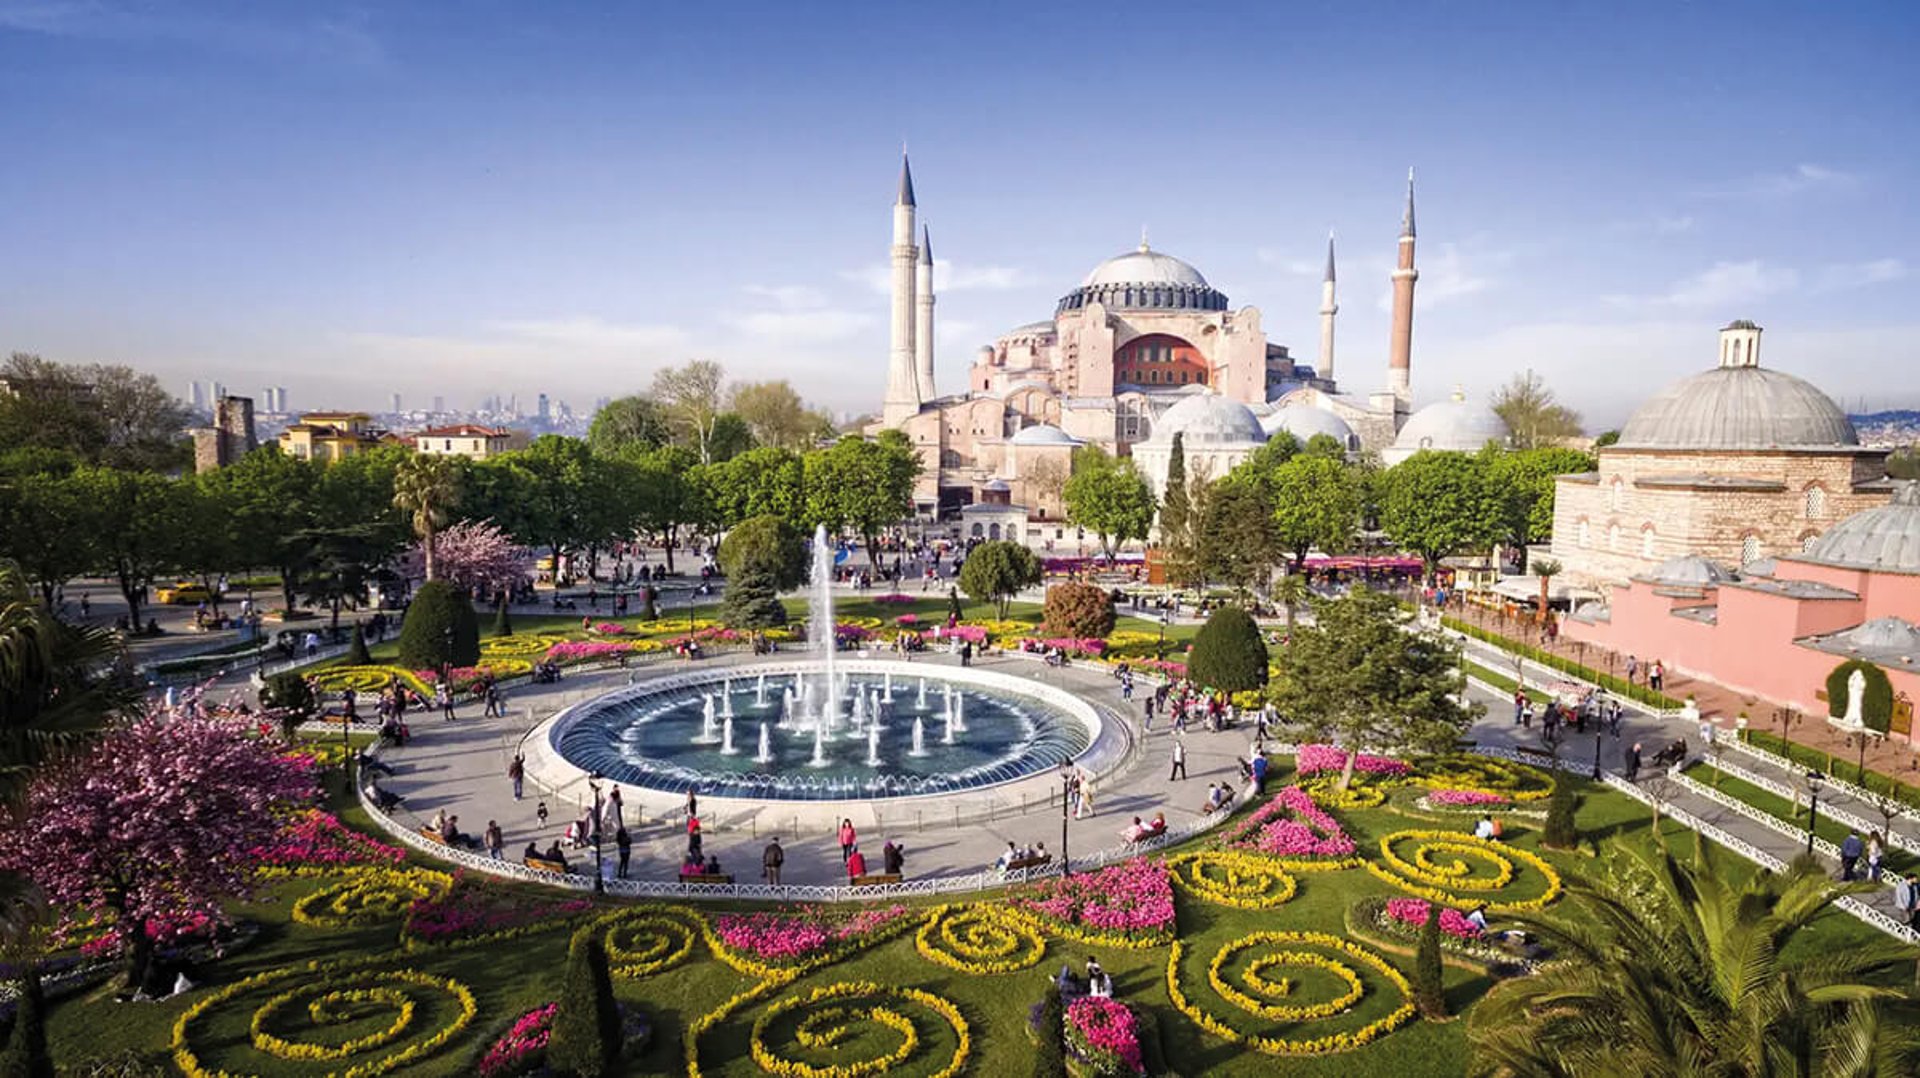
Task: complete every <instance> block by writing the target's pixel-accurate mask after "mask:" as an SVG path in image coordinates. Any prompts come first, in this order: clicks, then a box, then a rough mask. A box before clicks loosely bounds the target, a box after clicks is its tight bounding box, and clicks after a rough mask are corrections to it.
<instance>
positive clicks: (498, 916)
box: [407, 887, 593, 943]
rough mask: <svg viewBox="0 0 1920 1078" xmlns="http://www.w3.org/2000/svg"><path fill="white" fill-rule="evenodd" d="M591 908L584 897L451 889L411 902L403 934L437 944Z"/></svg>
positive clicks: (477, 889)
mask: <svg viewBox="0 0 1920 1078" xmlns="http://www.w3.org/2000/svg"><path fill="white" fill-rule="evenodd" d="M592 908H593V903H592V902H590V901H588V900H587V899H584V898H576V899H570V900H568V901H565V902H524V901H520V900H511V899H507V898H506V896H504V895H497V894H490V893H488V892H487V891H485V890H483V889H481V888H477V887H455V888H453V889H452V890H450V891H448V892H447V893H446V894H445V895H443V896H441V897H440V898H438V899H431V898H423V899H421V900H419V901H418V902H415V903H414V904H413V907H412V908H411V909H410V910H408V911H407V934H408V935H411V936H413V937H414V938H416V939H419V940H423V941H425V942H427V943H441V942H445V941H447V940H453V939H461V938H464V937H467V936H482V935H486V934H487V933H489V932H503V931H505V930H507V929H509V928H519V927H521V926H522V925H530V924H534V923H535V922H538V921H546V920H553V919H557V918H564V917H571V916H573V915H574V914H578V913H585V912H586V911H588V910H590V909H592Z"/></svg>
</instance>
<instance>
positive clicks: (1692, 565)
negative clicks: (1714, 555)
mask: <svg viewBox="0 0 1920 1078" xmlns="http://www.w3.org/2000/svg"><path fill="white" fill-rule="evenodd" d="M1635 579H1638V580H1645V581H1647V582H1648V583H1651V584H1665V585H1669V586H1672V587H1677V588H1712V587H1717V586H1719V585H1720V584H1723V583H1725V582H1727V581H1729V580H1738V579H1740V574H1738V573H1736V572H1734V571H1733V570H1731V569H1729V568H1727V567H1726V566H1724V565H1721V564H1720V563H1719V562H1717V561H1714V560H1713V559H1711V558H1705V557H1702V556H1700V555H1698V554H1683V555H1681V556H1680V557H1677V558H1674V559H1672V560H1671V561H1664V562H1661V563H1660V564H1659V565H1657V566H1655V567H1654V568H1653V569H1651V570H1649V571H1648V572H1645V573H1642V574H1640V575H1639V576H1638V577H1636V578H1635Z"/></svg>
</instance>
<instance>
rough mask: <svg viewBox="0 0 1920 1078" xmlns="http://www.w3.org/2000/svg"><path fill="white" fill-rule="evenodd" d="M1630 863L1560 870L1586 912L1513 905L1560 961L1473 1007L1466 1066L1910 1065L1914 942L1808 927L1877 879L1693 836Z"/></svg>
mask: <svg viewBox="0 0 1920 1078" xmlns="http://www.w3.org/2000/svg"><path fill="white" fill-rule="evenodd" d="M1634 856H1636V857H1637V855H1634ZM1623 867H1635V866H1634V862H1633V861H1628V862H1627V863H1626V865H1625V866H1615V867H1614V868H1613V870H1612V871H1610V872H1607V873H1605V874H1599V875H1596V876H1595V877H1593V878H1576V879H1571V880H1569V881H1568V885H1567V893H1568V895H1569V897H1570V899H1571V900H1572V905H1573V906H1574V907H1575V908H1576V909H1577V910H1578V911H1579V912H1580V913H1582V914H1585V916H1581V917H1577V918H1576V917H1570V916H1567V915H1565V914H1564V913H1562V914H1558V915H1556V916H1554V917H1551V918H1548V917H1538V916H1533V915H1512V916H1511V919H1512V920H1513V921H1514V922H1516V923H1517V925H1518V926H1519V927H1520V928H1522V929H1524V930H1525V931H1527V932H1528V933H1529V934H1530V935H1533V936H1535V937H1537V938H1538V939H1539V940H1540V941H1541V942H1542V943H1544V944H1545V945H1546V947H1547V948H1548V949H1549V950H1551V951H1552V952H1553V953H1554V954H1555V955H1556V956H1558V957H1559V958H1560V959H1562V960H1561V961H1556V962H1552V963H1548V964H1547V965H1545V966H1542V967H1541V968H1540V969H1539V970H1538V971H1537V972H1536V973H1535V974H1534V975H1533V976H1530V977H1520V978H1516V979H1514V980H1511V981H1508V982H1506V983H1504V984H1502V985H1501V986H1500V987H1499V988H1497V989H1495V990H1494V991H1493V992H1490V993H1488V994H1487V995H1486V996H1485V997H1484V998H1483V999H1482V1000H1481V1001H1480V1002H1479V1004H1477V1005H1476V1006H1475V1007H1474V1009H1473V1011H1472V1013H1471V1014H1470V1015H1469V1021H1468V1026H1467V1038H1468V1043H1469V1044H1470V1045H1471V1047H1472V1050H1473V1067H1472V1072H1473V1073H1475V1074H1480V1075H1503V1074H1528V1075H1588V1074H1633V1075H1696V1074H1714V1075H1721V1074H1724V1075H1742V1076H1758V1075H1879V1074H1912V1073H1915V1070H1914V1068H1915V1066H1916V1063H1917V1062H1920V1060H1916V1057H1915V1042H1914V1039H1913V1038H1912V1036H1911V1031H1912V1029H1913V1022H1914V1013H1913V1007H1914V1003H1913V996H1912V992H1911V989H1910V988H1909V987H1906V985H1907V984H1910V982H1911V981H1912V978H1913V962H1914V959H1915V957H1916V955H1917V954H1920V952H1916V951H1915V949H1914V948H1912V947H1907V946H1900V945H1895V944H1892V943H1889V942H1888V941H1886V940H1884V939H1876V940H1875V941H1873V942H1869V943H1864V944H1858V945H1846V944H1836V943H1834V942H1833V941H1830V940H1824V939H1823V940H1821V941H1819V942H1815V941H1814V940H1813V939H1811V938H1809V937H1811V936H1812V935H1813V933H1812V932H1811V931H1810V929H1811V926H1812V925H1813V923H1814V922H1815V921H1816V919H1818V918H1819V917H1820V915H1821V914H1822V913H1824V912H1825V911H1826V910H1828V909H1829V908H1830V907H1831V906H1832V905H1833V903H1834V901H1835V900H1836V899H1838V898H1840V897H1841V896H1843V895H1847V894H1851V893H1856V892H1859V891H1871V890H1873V889H1874V888H1875V886H1876V885H1874V884H1855V885H1851V886H1849V885H1845V884H1838V883H1835V882H1834V881H1832V880H1830V879H1828V878H1827V876H1826V874H1825V873H1824V872H1823V871H1821V870H1820V869H1819V868H1818V867H1816V866H1810V865H1809V866H1796V867H1794V868H1791V869H1789V871H1787V872H1785V873H1775V872H1743V871H1729V870H1727V869H1726V868H1724V867H1723V866H1721V865H1720V863H1719V855H1718V854H1717V852H1716V851H1715V849H1714V847H1712V846H1710V845H1709V844H1707V843H1706V842H1705V841H1704V840H1702V839H1700V838H1699V837H1698V836H1695V842H1694V850H1693V855H1692V858H1691V859H1690V860H1688V861H1681V860H1679V859H1678V858H1676V857H1675V856H1674V855H1673V854H1672V853H1671V852H1670V851H1668V850H1665V849H1662V850H1661V851H1660V852H1659V854H1658V856H1657V857H1656V858H1655V859H1652V860H1651V861H1642V862H1641V863H1640V864H1639V866H1637V870H1636V871H1633V872H1632V873H1631V874H1630V875H1628V874H1626V873H1623V871H1622V869H1623ZM1643 880H1644V881H1647V882H1641V881H1643Z"/></svg>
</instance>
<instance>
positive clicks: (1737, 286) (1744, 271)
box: [1608, 259, 1800, 307]
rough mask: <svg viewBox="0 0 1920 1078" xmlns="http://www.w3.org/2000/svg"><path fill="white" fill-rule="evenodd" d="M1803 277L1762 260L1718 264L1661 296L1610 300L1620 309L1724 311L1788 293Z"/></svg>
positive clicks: (1684, 279) (1684, 278)
mask: <svg viewBox="0 0 1920 1078" xmlns="http://www.w3.org/2000/svg"><path fill="white" fill-rule="evenodd" d="M1799 282H1800V275H1799V274H1798V273H1796V272H1794V271H1793V270H1791V269H1788V268H1786V267H1784V266H1769V265H1767V264H1766V263H1765V262H1762V261H1760V260H1759V259H1748V260H1747V261H1744V262H1715V263H1714V264H1713V265H1712V266H1711V267H1710V268H1708V269H1704V270H1701V271H1700V272H1699V273H1696V274H1693V275H1692V276H1689V277H1683V278H1681V279H1680V280H1678V281H1675V282H1674V283H1673V284H1672V285H1671V286H1670V287H1669V288H1668V289H1667V290H1666V291H1665V292H1664V293H1662V294H1660V295H1658V296H1639V297H1636V296H1611V297H1608V301H1609V302H1610V303H1612V304H1613V305H1615V306H1619V307H1636V306H1666V307H1721V306H1726V305H1728V304H1736V303H1745V302H1748V301H1750V300H1755V299H1759V298H1760V297H1762V296H1771V295H1774V294H1776V293H1779V292H1785V291H1787V290H1788V289H1790V288H1793V287H1794V286H1795V285H1797V284H1799Z"/></svg>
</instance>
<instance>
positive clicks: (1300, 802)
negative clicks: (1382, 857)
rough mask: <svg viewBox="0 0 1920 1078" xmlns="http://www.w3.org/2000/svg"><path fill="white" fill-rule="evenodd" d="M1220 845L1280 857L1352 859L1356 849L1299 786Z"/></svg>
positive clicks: (1277, 798) (1281, 793) (1261, 810)
mask: <svg viewBox="0 0 1920 1078" xmlns="http://www.w3.org/2000/svg"><path fill="white" fill-rule="evenodd" d="M1220 841H1221V842H1222V844H1224V845H1228V846H1239V847H1243V848H1251V849H1256V850H1259V851H1260V852H1261V853H1270V854H1274V855H1276V856H1279V857H1351V856H1353V849H1354V846H1353V839H1351V838H1349V837H1347V833H1346V831H1345V830H1344V829H1342V828H1341V826H1340V821H1338V820H1336V819H1334V818H1333V817H1332V816H1331V815H1329V814H1328V813H1327V810H1325V809H1323V808H1321V807H1320V806H1319V805H1316V804H1314V803H1313V798H1312V797H1311V796H1310V795H1308V793H1307V792H1306V791H1305V790H1302V789H1301V788H1300V787H1298V786H1288V787H1285V788H1283V789H1281V790H1279V791H1278V792H1276V793H1275V794H1274V795H1273V800H1271V801H1268V802H1267V803H1266V804H1264V805H1262V806H1260V808H1259V809H1258V810H1256V811H1255V812H1254V813H1253V815H1251V816H1249V817H1247V819H1246V821H1245V822H1243V823H1240V824H1238V825H1236V826H1235V827H1234V829H1233V830H1232V831H1231V832H1229V833H1228V834H1227V835H1226V836H1224V837H1223V838H1222V839H1221V840H1220Z"/></svg>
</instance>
